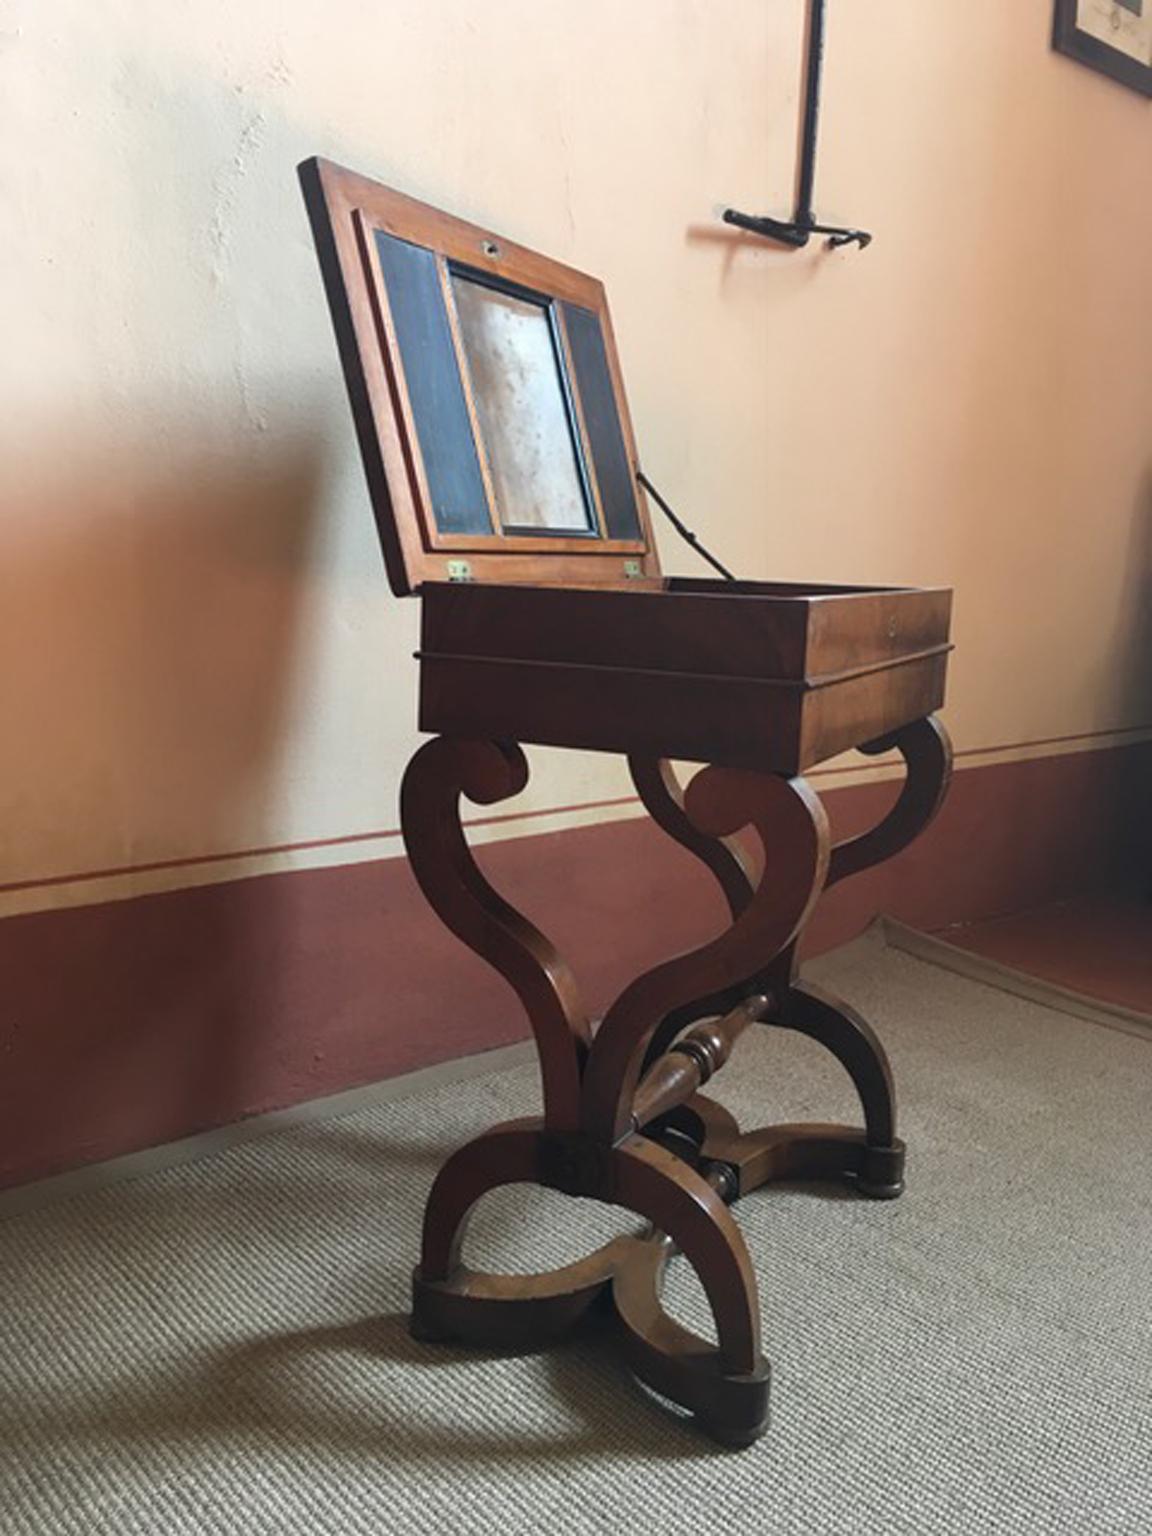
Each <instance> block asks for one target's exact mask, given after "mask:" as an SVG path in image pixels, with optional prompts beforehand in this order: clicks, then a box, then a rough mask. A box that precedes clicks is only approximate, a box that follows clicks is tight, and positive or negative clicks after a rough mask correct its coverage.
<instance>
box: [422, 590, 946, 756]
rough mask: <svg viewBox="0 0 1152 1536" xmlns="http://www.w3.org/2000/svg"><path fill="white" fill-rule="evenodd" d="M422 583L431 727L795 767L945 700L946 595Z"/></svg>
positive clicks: (426, 707) (425, 719)
mask: <svg viewBox="0 0 1152 1536" xmlns="http://www.w3.org/2000/svg"><path fill="white" fill-rule="evenodd" d="M423 594H424V613H423V632H422V639H421V649H420V660H421V686H420V725H421V728H422V729H423V730H426V731H436V732H440V733H443V734H450V735H464V736H475V735H482V734H487V735H495V736H498V737H506V738H508V739H509V740H512V741H524V742H535V743H540V744H543V745H548V746H573V747H585V748H595V749H599V750H602V751H611V752H625V753H636V752H641V753H650V754H653V755H659V756H669V757H679V758H685V759H689V760H694V761H699V762H715V763H720V762H723V763H726V764H728V765H729V766H731V767H740V768H759V769H764V770H769V771H771V772H774V773H788V774H792V773H799V772H801V771H803V769H804V768H806V767H808V766H809V765H810V764H812V763H816V762H819V761H821V760H822V759H824V758H827V757H830V756H833V755H834V754H835V753H837V752H842V751H846V750H848V749H850V748H852V747H854V746H858V745H859V744H860V743H861V742H863V741H868V740H871V739H873V738H875V737H877V736H883V735H886V734H888V733H889V732H891V731H894V730H896V729H898V728H899V727H900V726H902V725H906V724H907V723H908V722H909V721H910V720H918V719H920V718H921V717H923V716H924V715H927V714H931V713H932V711H933V710H935V709H936V708H938V706H939V705H940V704H941V703H942V701H943V697H944V674H945V667H946V663H947V653H948V620H949V612H950V607H951V593H950V592H948V591H947V590H939V589H921V590H916V589H911V590H908V589H904V590H902V589H900V588H895V587H889V588H863V587H862V588H852V587H817V586H805V585H788V584H786V583H770V582H727V581H720V580H716V581H712V580H704V579H702V580H680V579H678V578H676V577H671V578H666V579H665V580H664V581H663V582H662V583H661V585H659V586H657V587H653V588H648V589H645V590H639V591H633V590H628V589H615V590H611V589H601V590H594V589H584V590H566V589H556V588H545V587H494V586H479V585H477V586H474V587H468V586H453V585H448V584H441V583H431V584H429V585H427V586H425V587H424V589H423Z"/></svg>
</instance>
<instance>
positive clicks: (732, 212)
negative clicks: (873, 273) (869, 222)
mask: <svg viewBox="0 0 1152 1536" xmlns="http://www.w3.org/2000/svg"><path fill="white" fill-rule="evenodd" d="M824 7H825V0H808V38H807V46H806V48H805V51H804V52H805V57H804V118H803V121H802V123H801V127H800V165H799V168H798V171H797V175H796V209H795V212H794V213H793V215H792V218H791V219H773V218H769V217H768V216H767V215H766V214H756V213H740V212H739V210H738V209H736V208H726V209H725V210H724V214H723V219H724V222H725V224H734V225H736V227H737V228H738V229H746V230H749V231H750V232H751V233H752V234H754V235H763V236H764V237H765V239H768V240H777V241H779V242H780V243H781V244H782V245H791V246H796V247H797V248H799V247H800V246H803V245H807V244H808V242H809V240H810V239H811V238H812V236H813V235H827V236H828V244H829V246H830V247H835V246H840V245H858V246H859V247H860V249H861V250H863V249H864V247H865V246H866V245H870V244H871V241H872V236H871V235H870V234H869V233H868V232H867V231H866V230H863V229H844V228H842V227H841V226H839V225H836V224H820V223H818V222H817V219H816V215H815V213H814V212H813V208H812V202H813V196H814V192H815V185H816V140H817V137H818V134H819V129H820V79H821V75H822V73H823V67H824Z"/></svg>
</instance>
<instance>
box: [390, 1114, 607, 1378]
mask: <svg viewBox="0 0 1152 1536" xmlns="http://www.w3.org/2000/svg"><path fill="white" fill-rule="evenodd" d="M542 1127H543V1122H542V1121H540V1120H518V1121H512V1122H510V1123H509V1124H507V1125H500V1126H497V1127H496V1128H495V1129H494V1130H491V1131H488V1132H486V1133H485V1134H484V1135H483V1136H478V1137H477V1138H476V1139H475V1140H474V1141H470V1142H469V1143H468V1144H467V1145H466V1146H463V1147H461V1148H459V1150H458V1151H456V1152H455V1153H453V1155H452V1156H451V1157H450V1158H449V1159H448V1161H447V1162H446V1163H445V1164H444V1166H443V1168H441V1170H440V1172H439V1174H438V1175H437V1176H436V1180H435V1182H434V1184H433V1185H432V1192H431V1194H430V1195H429V1197H428V1204H427V1206H426V1207H425V1211H424V1237H423V1245H422V1248H421V1254H420V1267H419V1268H418V1269H417V1270H416V1271H415V1273H414V1275H413V1277H412V1318H411V1324H410V1326H411V1330H412V1333H413V1334H414V1335H415V1336H416V1337H417V1338H421V1339H460V1340H462V1341H464V1342H466V1343H470V1344H483V1345H495V1346H499V1347H505V1348H506V1347H509V1346H516V1347H522V1346H536V1345H540V1344H544V1343H547V1342H549V1341H550V1340H552V1339H555V1338H557V1337H559V1336H560V1335H562V1334H564V1333H566V1332H567V1331H568V1330H569V1329H570V1328H571V1327H572V1326H573V1325H574V1324H575V1323H576V1322H577V1321H578V1320H579V1319H580V1318H581V1317H582V1316H583V1315H584V1313H585V1312H587V1311H588V1309H589V1308H590V1307H591V1306H592V1305H593V1303H594V1302H595V1301H596V1300H597V1298H598V1297H599V1296H600V1294H601V1292H603V1291H604V1289H605V1287H606V1286H607V1285H608V1284H609V1282H610V1281H611V1279H612V1276H613V1274H614V1273H615V1270H616V1266H617V1263H618V1261H619V1260H620V1258H621V1257H622V1250H623V1247H624V1245H626V1244H627V1243H629V1242H630V1241H631V1239H628V1238H617V1239H616V1240H615V1241H614V1242H611V1243H607V1244H606V1245H605V1246H604V1247H602V1248H600V1249H598V1250H597V1251H596V1252H595V1253H593V1254H590V1255H589V1256H588V1257H587V1258H586V1259H581V1260H580V1261H579V1262H578V1263H575V1264H569V1265H566V1266H565V1267H564V1268H563V1269H558V1270H552V1271H549V1272H547V1273H544V1274H538V1275H496V1274H483V1273H481V1272H480V1271H478V1270H472V1269H469V1268H468V1267H467V1266H466V1265H464V1264H462V1263H461V1262H460V1250H461V1247H462V1244H463V1241H464V1235H465V1231H466V1229H467V1224H468V1217H469V1215H470V1214H471V1212H472V1209H473V1207H474V1206H475V1205H476V1203H477V1201H478V1200H479V1199H480V1198H481V1196H483V1195H486V1194H488V1192H489V1191H490V1190H493V1189H499V1188H500V1187H501V1186H502V1185H505V1184H531V1183H537V1182H539V1175H540V1171H541V1156H540V1149H541V1136H542Z"/></svg>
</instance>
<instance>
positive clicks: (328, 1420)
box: [0, 938, 1152, 1536]
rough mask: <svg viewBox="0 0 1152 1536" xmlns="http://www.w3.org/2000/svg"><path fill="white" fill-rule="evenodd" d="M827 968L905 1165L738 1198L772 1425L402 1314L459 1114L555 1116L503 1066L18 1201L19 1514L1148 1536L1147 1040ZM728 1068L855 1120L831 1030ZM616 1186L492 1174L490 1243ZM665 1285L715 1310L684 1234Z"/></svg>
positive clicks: (891, 955) (850, 961)
mask: <svg viewBox="0 0 1152 1536" xmlns="http://www.w3.org/2000/svg"><path fill="white" fill-rule="evenodd" d="M812 972H813V974H814V975H815V976H816V977H817V978H818V979H819V980H820V982H821V983H822V984H823V985H826V986H830V987H833V988H835V989H837V990H839V991H840V992H841V993H842V994H843V995H844V996H846V997H847V998H848V999H850V1000H851V1001H852V1002H853V1003H854V1004H855V1005H856V1006H857V1007H859V1008H861V1009H862V1010H863V1011H864V1012H865V1013H866V1014H867V1015H868V1016H869V1017H870V1018H872V1020H873V1021H874V1023H875V1024H876V1025H877V1027H878V1028H879V1030H880V1033H881V1035H882V1037H883V1038H884V1039H885V1041H886V1043H887V1045H888V1048H889V1051H890V1053H891V1055H892V1059H893V1064H894V1068H895V1072H896V1078H897V1083H898V1086H899V1089H900V1094H901V1106H902V1127H901V1129H902V1132H903V1135H904V1136H905V1138H906V1139H907V1141H908V1143H909V1149H910V1152H909V1168H908V1192H907V1194H906V1195H905V1197H904V1198H903V1199H902V1200H900V1201H897V1202H895V1203H893V1204H890V1205H884V1204H872V1203H869V1202H865V1201H860V1200H857V1199H855V1198H852V1197H850V1196H847V1195H845V1194H841V1193H840V1192H838V1191H826V1190H820V1191H817V1190H815V1189H813V1188H807V1187H801V1186H791V1187H777V1188H774V1189H770V1190H765V1191H762V1192H760V1193H757V1194H754V1195H752V1196H750V1197H749V1198H748V1199H747V1200H746V1201H745V1202H743V1203H742V1204H741V1205H740V1207H739V1219H740V1222H741V1225H742V1227H743V1229H744V1231H745V1234H746V1236H747V1238H748V1242H749V1246H750V1248H751V1251H752V1254H753V1257H754V1259H755V1262H756V1266H757V1270H758V1273H759V1277H760V1283H761V1290H762V1298H763V1308H764V1320H765V1348H766V1351H767V1353H768V1355H769V1357H770V1358H771V1360H772V1362H773V1373H774V1390H773V1416H774V1422H773V1425H772V1428H771V1429H770V1431H769V1433H768V1435H767V1436H766V1437H765V1438H764V1439H763V1440H761V1441H760V1442H759V1443H758V1444H757V1445H756V1446H755V1447H753V1448H752V1449H751V1450H749V1451H744V1452H730V1451H728V1452H726V1451H722V1450H720V1449H718V1448H717V1447H715V1446H713V1445H712V1444H711V1443H710V1442H708V1441H707V1440H705V1439H703V1438H702V1437H701V1436H699V1435H698V1434H697V1433H696V1432H695V1431H694V1430H692V1429H691V1428H690V1427H689V1426H688V1425H686V1424H684V1423H683V1422H682V1421H681V1420H679V1419H678V1418H677V1417H675V1416H674V1414H673V1413H672V1412H670V1411H669V1410H668V1409H667V1408H666V1407H665V1406H664V1405H662V1404H660V1403H658V1402H657V1401H655V1400H654V1399H652V1398H650V1397H649V1396H647V1395H646V1394H645V1393H644V1392H643V1391H642V1390H641V1389H639V1388H638V1387H636V1386H635V1385H634V1384H632V1383H631V1382H630V1380H629V1379H628V1378H627V1376H626V1375H625V1374H624V1373H623V1372H622V1370H621V1369H620V1368H619V1367H618V1365H617V1363H616V1360H615V1358H614V1356H613V1354H612V1352H611V1350H610V1348H608V1347H607V1346H606V1345H605V1344H604V1343H603V1342H598V1341H596V1340H594V1339H582V1340H579V1341H574V1342H570V1343H567V1344H565V1345H564V1346H562V1347H560V1348H558V1349H555V1350H553V1351H552V1352H550V1353H548V1354H545V1355H539V1356H531V1355H527V1356H520V1357H502V1356H494V1355H483V1354H477V1353H471V1352H469V1351H466V1350H462V1349H457V1348H445V1347H443V1346H433V1345H424V1344H419V1343H417V1342H415V1341H414V1340H412V1339H411V1338H410V1337H409V1336H408V1333H407V1330H406V1326H405V1308H406V1303H407V1286H408V1274H409V1269H410V1266H411V1264H412V1262H413V1258H414V1255H415V1253H416V1249H417V1238H418V1230H419V1221H420V1211H421V1203H422V1198H423V1195H424V1193H425V1191H426V1189H427V1187H428V1185H429V1183H430V1181H431V1178H432V1176H433V1173H434V1172H435V1169H436V1167H437V1165H438V1164H439V1163H440V1161H441V1160H442V1159H443V1157H444V1156H445V1155H446V1154H447V1153H448V1151H449V1150H450V1149H451V1148H452V1147H454V1146H456V1145H457V1144H459V1143H460V1142H461V1141H463V1140H464V1139H466V1138H467V1137H469V1136H472V1135H474V1134H476V1133H478V1132H479V1131H481V1130H482V1129H484V1128H485V1127H486V1126H488V1125H489V1124H491V1123H492V1122H494V1121H496V1120H501V1119H505V1118H509V1117H511V1116H515V1115H520V1114H525V1113H532V1112H534V1110H535V1108H536V1104H537V1092H536V1080H535V1073H534V1069H531V1068H516V1069H514V1070H511V1071H501V1072H498V1073H493V1074H489V1075H482V1076H476V1077H473V1078H471V1079H470V1080H468V1081H465V1082H457V1083H455V1084H452V1085H450V1086H448V1087H444V1088H436V1089H434V1090H432V1091H424V1092H421V1093H420V1094H419V1095H417V1096H414V1097H409V1098H404V1099H400V1100H395V1101H392V1102H386V1103H381V1104H378V1105H373V1106H371V1107H369V1108H366V1109H360V1110H358V1111H357V1112H356V1113H354V1114H351V1115H347V1116H344V1117H341V1118H338V1119H332V1120H326V1121H321V1122H318V1123H313V1124H309V1125H302V1126H294V1127H291V1128H290V1129H287V1130H281V1131H276V1132H273V1133H270V1134H268V1135H266V1136H264V1137H261V1138H259V1139H257V1140H253V1141H251V1142H248V1143H247V1144H245V1145H241V1146H237V1147H233V1148H230V1149H229V1150H227V1151H225V1152H223V1153H220V1154H218V1155H216V1156H213V1157H209V1158H205V1159H203V1160H202V1161H199V1162H196V1163H192V1164H187V1165H185V1166H182V1167H177V1168H170V1169H167V1170H165V1171H163V1172H160V1173H156V1174H152V1175H149V1176H147V1177H143V1178H138V1179H135V1180H133V1181H131V1182H126V1183H120V1184H113V1185H109V1186H107V1187H105V1188H102V1189H98V1190H95V1191H86V1192H84V1193H82V1194H81V1195H78V1196H76V1197H74V1198H72V1199H70V1200H66V1201H62V1202H60V1203H57V1204H54V1205H49V1206H46V1207H44V1208H41V1209H35V1210H26V1211H24V1212H22V1213H18V1214H16V1215H13V1216H10V1217H9V1218H8V1219H7V1220H5V1221H4V1222H3V1223H2V1224H0V1298H2V1299H0V1532H3V1536H73V1533H74V1536H113V1533H114V1536H122V1533H123V1536H152V1533H156V1536H161V1533H163V1536H193V1533H195V1536H209V1533H211V1536H217V1533H219V1536H265V1533H269V1536H270V1533H273V1532H275V1533H277V1536H281V1533H291V1536H297V1533H301V1536H303V1533H308V1536H311V1533H317V1536H324V1533H341V1536H361V1533H363V1536H368V1533H371V1536H388V1533H392V1532H397V1533H400V1532H402V1533H406V1536H407V1533H412V1536H423V1533H433V1532H434V1533H437V1536H456V1533H459V1536H513V1533H521V1532H523V1533H528V1532H533V1533H545V1536H553V1533H555V1536H569V1533H572V1536H575V1533H605V1536H607V1533H612V1536H617V1533H622V1532H633V1531H635V1532H644V1533H654V1536H665V1533H667V1536H671V1533H674V1532H675V1533H680V1532H685V1531H689V1532H691V1531H695V1532H717V1533H719V1532H724V1533H737V1536H743V1533H757V1536H760V1533H764V1536H769V1533H781V1536H784V1533H788V1536H854V1533H857V1532H859V1533H863V1532H869V1533H873V1532H876V1533H881V1536H901V1533H908V1536H913V1533H914V1536H936V1533H939V1536H977V1533H978V1536H990V1533H997V1532H1004V1533H1012V1536H1021V1533H1034V1532H1045V1533H1047V1532H1068V1533H1073V1532H1075V1533H1076V1536H1092V1533H1097V1532H1099V1533H1121V1532H1123V1533H1132V1536H1136V1533H1139V1536H1147V1533H1148V1532H1149V1531H1152V1308H1150V1305H1149V1303H1150V1299H1152V1298H1150V1286H1152V1138H1150V1136H1149V1122H1150V1116H1149V1111H1150V1109H1152V1052H1150V1050H1149V1044H1148V1041H1147V1040H1145V1039H1141V1038H1138V1037H1136V1036H1132V1035H1126V1034H1122V1033H1119V1032H1116V1031H1114V1030H1107V1029H1103V1028H1099V1027H1097V1026H1095V1025H1093V1024H1091V1023H1087V1022H1085V1021H1083V1020H1080V1019H1075V1018H1071V1017H1068V1016H1067V1015H1064V1014H1061V1013H1058V1012H1054V1011H1051V1010H1048V1009H1046V1008H1044V1007H1042V1006H1040V1005H1038V1004H1037V1003H1035V1002H1032V1001H1028V1000H1025V999H1022V998H1018V997H1013V996H1010V995H1007V994H1005V993H1003V992H1000V991H998V990H995V989H993V988H991V987H988V986H984V985H981V984H979V983H978V982H976V981H973V980H972V979H970V978H967V977H962V976H957V975H950V974H948V973H947V972H945V971H941V970H939V969H936V968H934V967H932V966H929V965H926V964H925V963H923V962H922V961H920V960H917V959H915V958H913V957H911V956H908V955H905V954H900V953H897V952H895V951H893V950H891V949H888V948H885V947H884V946H883V944H882V943H881V942H880V941H879V940H878V939H875V938H874V939H872V940H869V941H864V942H860V943H858V944H856V945H854V946H852V947H850V948H849V949H848V950H846V951H843V952H841V953H840V954H839V955H836V956H833V957H831V958H826V959H825V960H823V961H822V962H820V963H819V964H818V965H816V966H814V967H813V968H812ZM381 1027H382V1028H387V1027H389V1026H388V1021H387V1020H386V1019H382V1021H381ZM714 1086H715V1087H716V1089H717V1097H719V1098H722V1099H723V1100H724V1101H725V1102H726V1103H727V1104H729V1106H730V1107H731V1108H732V1109H734V1110H735V1111H736V1112H737V1113H738V1114H740V1115H741V1116H742V1117H743V1118H744V1119H745V1120H746V1122H747V1123H755V1122H757V1121H760V1122H763V1121H767V1120H775V1119H809V1118H811V1119H838V1118H843V1119H846V1120H850V1121H855V1120H856V1119H857V1116H856V1111H855V1107H854V1105H853V1102H852V1097H851V1093H850V1090H849V1088H848V1085H847V1080H846V1079H845V1078H843V1077H842V1076H841V1074H840V1072H839V1070H838V1069H837V1068H836V1066H835V1064H834V1063H832V1062H831V1061H830V1060H828V1059H826V1058H825V1057H824V1056H823V1054H822V1053H821V1052H820V1050H819V1049H818V1048H817V1047H816V1046H814V1045H812V1044H811V1043H810V1042H808V1041H805V1040H803V1039H800V1038H798V1037H792V1036H788V1035H786V1034H783V1033H778V1032H770V1031H765V1030H757V1031H751V1032H749V1034H748V1035H747V1036H745V1038H744V1040H743V1041H742V1042H741V1044H740V1046H739V1047H738V1048H737V1052H736V1055H735V1057H734V1060H733V1062H732V1064H730V1066H729V1067H728V1068H727V1069H726V1071H725V1072H724V1073H723V1074H722V1075H721V1076H720V1077H719V1078H718V1079H716V1083H715V1085H714ZM549 1215H552V1216H554V1218H555V1219H554V1220H547V1219H545V1220H544V1221H543V1223H542V1222H541V1220H540V1218H541V1217H544V1218H547V1217H548V1216H549ZM529 1218H531V1220H530V1219H529ZM632 1222H633V1218H631V1217H629V1216H627V1215H625V1214H623V1213H619V1212H615V1211H613V1210H610V1209H607V1208H604V1207H600V1206H597V1205H595V1204H593V1203H591V1202H587V1201H571V1200H565V1199H564V1198H563V1197H561V1196H558V1195H554V1194H551V1193H546V1192H532V1191H528V1190H524V1189H515V1190H508V1191H502V1192H499V1193H497V1194H495V1195H492V1196H490V1197H488V1199H487V1200H486V1201H485V1202H484V1204H483V1206H482V1207H481V1209H480V1211H479V1212H478V1216H477V1220H476V1221H475V1223H474V1226H473V1231H472V1239H471V1242H470V1245H469V1249H468V1254H467V1257H468V1258H469V1260H470V1261H471V1262H473V1263H475V1264H477V1265H483V1266H487V1267H492V1268H495V1267H505V1268H508V1269H526V1270H531V1269H536V1268H543V1267H547V1266H551V1265H559V1264H562V1263H565V1262H567V1261H568V1260H570V1259H572V1258H575V1257H577V1256H579V1255H580V1254H581V1253H583V1252H584V1251H586V1250H587V1249H588V1247H589V1246H591V1245H593V1244H595V1243H597V1242H599V1241H602V1240H603V1239H604V1238H605V1237H607V1236H608V1235H610V1234H612V1233H614V1232H618V1231H622V1230H630V1229H631V1226H632ZM670 1296H671V1306H672V1310H673V1311H674V1312H675V1313H676V1315H677V1316H678V1317H679V1318H680V1319H681V1320H682V1321H684V1322H685V1323H687V1324H688V1325H689V1326H691V1327H695V1328H697V1329H698V1330H699V1331H701V1332H709V1331H710V1330H709V1326H708V1314H707V1307H706V1304H705V1302H704V1299H703V1296H702V1293H701V1291H700V1289H699V1287H698V1285H697V1284H696V1283H695V1281H694V1278H693V1276H692V1274H691V1272H690V1271H689V1270H688V1269H687V1266H686V1265H685V1264H684V1262H683V1261H682V1260H679V1261H676V1262H675V1263H674V1264H673V1266H672V1272H671V1278H670Z"/></svg>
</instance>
